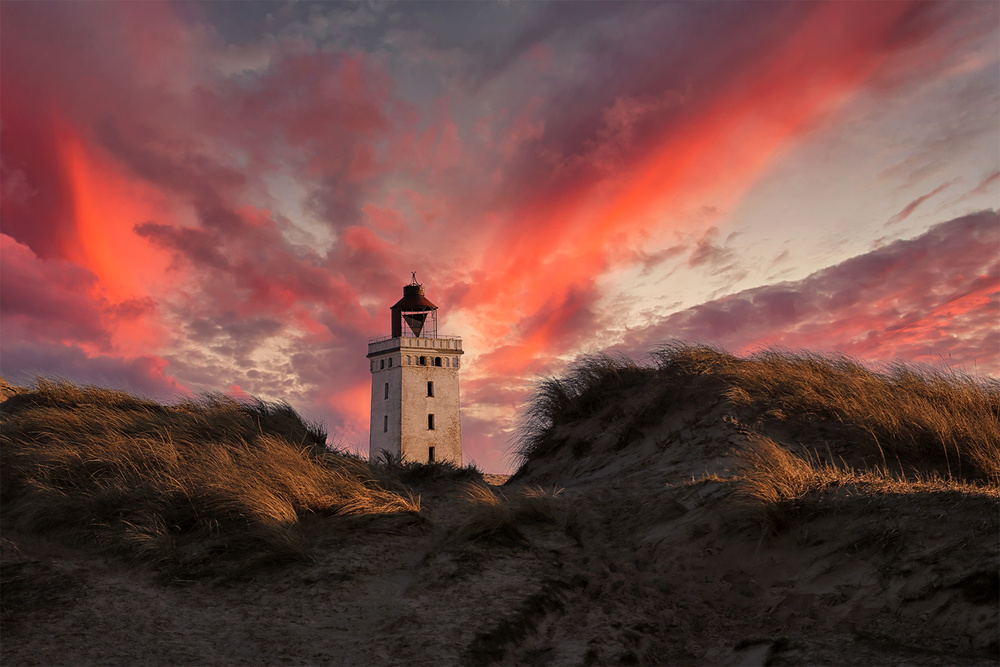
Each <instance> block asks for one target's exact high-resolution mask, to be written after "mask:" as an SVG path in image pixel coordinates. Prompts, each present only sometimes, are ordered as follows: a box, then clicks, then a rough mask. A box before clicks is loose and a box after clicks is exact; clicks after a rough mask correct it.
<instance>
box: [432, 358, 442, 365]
mask: <svg viewBox="0 0 1000 667" xmlns="http://www.w3.org/2000/svg"><path fill="white" fill-rule="evenodd" d="M434 365H435V366H440V365H441V357H434Z"/></svg>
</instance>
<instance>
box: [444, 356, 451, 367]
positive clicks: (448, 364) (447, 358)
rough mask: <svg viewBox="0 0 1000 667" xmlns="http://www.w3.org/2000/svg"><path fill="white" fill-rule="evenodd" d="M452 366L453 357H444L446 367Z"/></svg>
mask: <svg viewBox="0 0 1000 667" xmlns="http://www.w3.org/2000/svg"><path fill="white" fill-rule="evenodd" d="M450 366H451V357H445V358H444V367H445V368H449V367H450Z"/></svg>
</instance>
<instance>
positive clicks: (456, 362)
mask: <svg viewBox="0 0 1000 667" xmlns="http://www.w3.org/2000/svg"><path fill="white" fill-rule="evenodd" d="M455 368H458V357H455Z"/></svg>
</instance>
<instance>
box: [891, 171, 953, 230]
mask: <svg viewBox="0 0 1000 667" xmlns="http://www.w3.org/2000/svg"><path fill="white" fill-rule="evenodd" d="M954 184H955V182H954V181H948V182H947V183H942V184H941V185H939V186H937V187H936V188H934V189H933V190H931V191H930V192H928V193H927V194H925V195H921V196H920V197H917V198H916V199H914V200H913V201H911V202H910V203H909V204H907V205H906V206H904V207H903V209H902V210H901V211H900V212H899V213H897V214H896V215H894V216H892V217H891V218H889V220H888V222H886V223H885V224H886V226H887V227H888V226H889V225H895V224H896V223H899V222H902V221H903V220H906V219H907V218H908V217H910V214H911V213H913V212H914V211H915V210H916V209H917V207H918V206H920V205H921V204H923V203H924V202H925V201H927V200H928V199H930V198H931V197H933V196H934V195H936V194H940V193H941V192H943V191H944V190H945V189H947V188H949V187H951V186H952V185H954Z"/></svg>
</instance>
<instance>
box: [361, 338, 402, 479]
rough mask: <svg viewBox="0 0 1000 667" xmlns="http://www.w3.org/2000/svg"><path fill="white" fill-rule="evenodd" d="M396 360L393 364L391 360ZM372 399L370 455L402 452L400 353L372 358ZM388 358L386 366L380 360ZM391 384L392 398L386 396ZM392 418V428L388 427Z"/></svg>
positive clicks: (390, 395) (390, 425)
mask: <svg viewBox="0 0 1000 667" xmlns="http://www.w3.org/2000/svg"><path fill="white" fill-rule="evenodd" d="M390 358H391V359H392V366H391V367H390V366H389V365H388V364H389V361H388V360H389V359H390ZM371 361H373V362H374V366H373V368H374V369H373V370H372V402H371V406H372V407H371V411H372V414H371V436H370V437H369V440H368V457H369V458H370V459H372V460H375V459H376V458H378V455H379V452H380V451H382V450H385V451H387V452H388V453H389V454H391V455H392V456H394V457H398V456H399V455H400V450H399V443H400V441H401V440H400V416H401V415H402V408H401V398H402V392H401V391H400V387H401V385H402V380H401V378H402V368H401V367H400V364H399V353H398V352H396V353H391V352H389V353H383V354H380V355H379V356H377V357H372V358H371ZM381 361H384V362H385V365H386V368H385V369H382V368H381V364H380V362H381ZM386 383H388V385H389V398H388V399H387V398H385V385H386ZM386 417H388V418H389V419H388V430H385V425H386V420H385V418H386Z"/></svg>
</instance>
